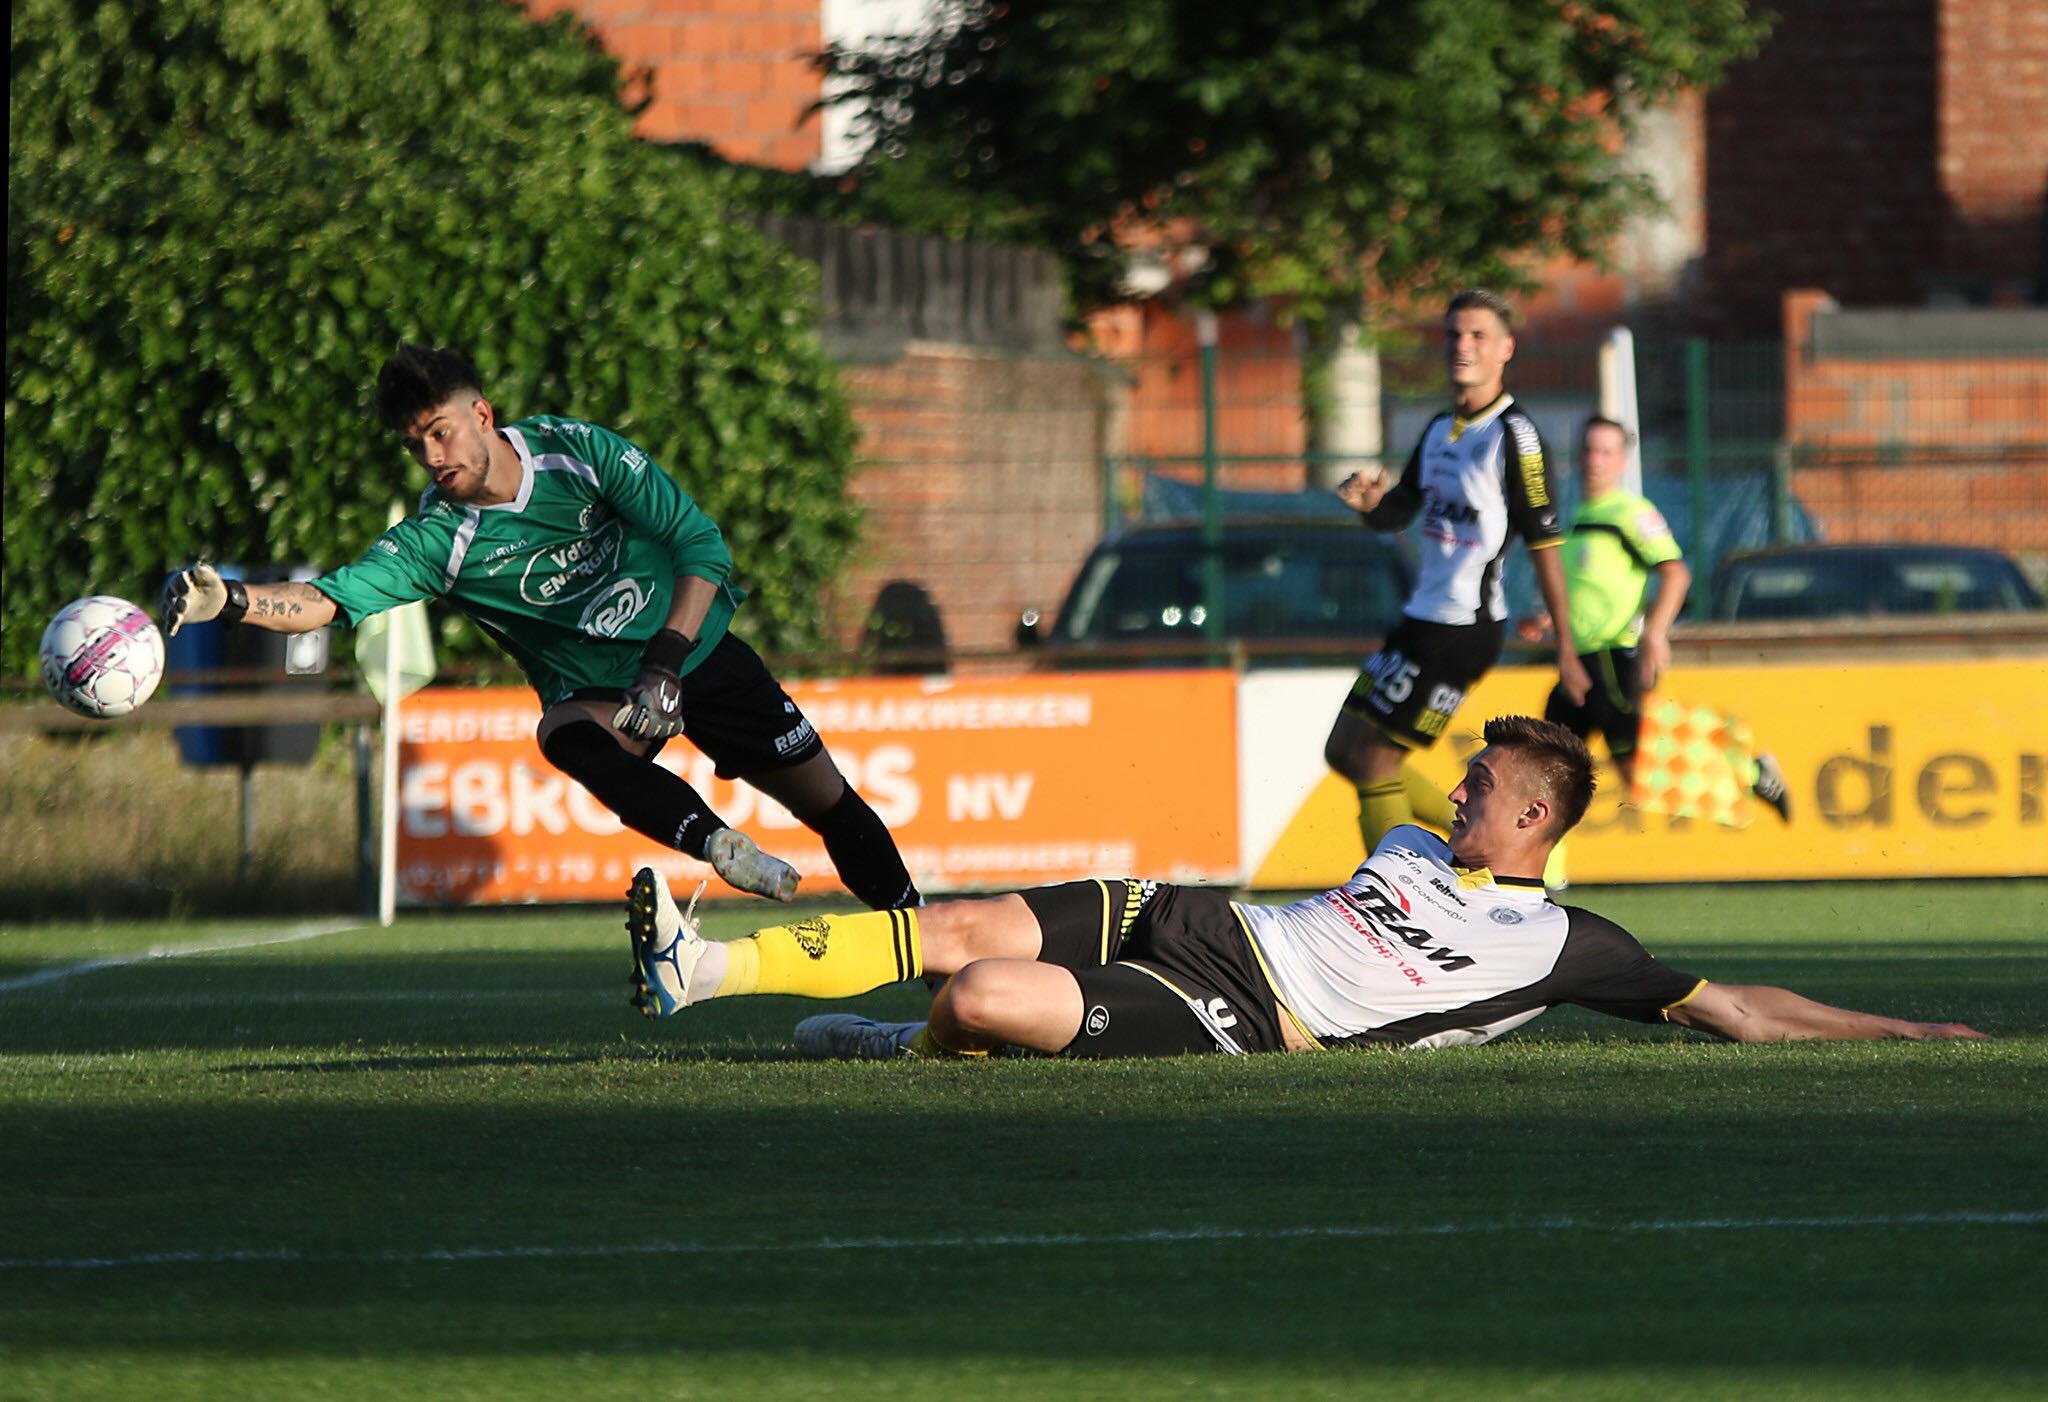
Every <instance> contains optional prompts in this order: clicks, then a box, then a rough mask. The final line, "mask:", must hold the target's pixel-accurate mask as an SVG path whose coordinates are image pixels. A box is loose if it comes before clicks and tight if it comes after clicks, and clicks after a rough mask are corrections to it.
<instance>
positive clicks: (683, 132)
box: [524, 0, 824, 170]
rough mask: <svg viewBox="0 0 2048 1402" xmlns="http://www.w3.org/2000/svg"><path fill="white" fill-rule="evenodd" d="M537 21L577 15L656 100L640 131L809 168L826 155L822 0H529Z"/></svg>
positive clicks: (735, 156) (757, 161)
mask: <svg viewBox="0 0 2048 1402" xmlns="http://www.w3.org/2000/svg"><path fill="white" fill-rule="evenodd" d="M524 3H525V5H526V9H527V11H528V12H529V13H531V14H532V15H534V16H535V17H536V18H543V19H544V18H548V17H551V16H553V15H557V14H560V13H562V12H563V11H565V10H567V11H573V12H574V13H575V14H577V15H578V16H580V17H581V18H582V20H583V21H584V23H586V24H588V25H589V26H590V27H591V29H592V30H593V31H595V32H596V34H597V37H598V38H599V40H600V41H601V42H602V43H603V44H604V46H605V49H606V50H607V51H608V52H610V53H611V54H612V55H613V56H614V57H615V58H617V59H618V60H619V63H620V65H621V68H622V69H623V70H624V71H625V73H626V75H627V76H628V77H629V79H630V77H631V75H632V74H633V72H634V71H635V70H641V71H644V73H645V75H646V82H647V89H646V90H647V93H648V95H649V97H650V98H651V101H650V102H649V103H648V105H647V108H646V110H644V111H643V112H641V114H640V120H639V125H638V126H637V128H636V130H637V131H638V132H639V133H640V135H641V136H644V137H646V138H647V139H648V140H650V141H702V142H705V143H707V144H709V145H710V146H711V147H712V148H713V149H714V150H716V151H717V152H718V153H719V154H720V155H722V156H724V157H726V158H727V159H728V160H735V161H745V162H747V163H749V164H753V165H764V166H773V167H776V168H778V169H782V170H801V169H803V168H804V167H806V166H808V165H809V164H810V163H811V162H812V161H815V160H816V159H817V158H818V151H819V134H818V119H817V118H816V117H815V116H811V115H806V111H807V109H808V108H809V107H810V105H811V104H812V103H814V102H816V101H817V100H818V94H819V82H818V75H817V74H816V73H815V72H813V71H812V69H811V66H810V63H809V60H808V59H807V57H806V55H809V54H813V53H816V52H817V51H818V50H819V49H821V48H823V47H824V39H823V31H822V29H821V27H820V23H819V0H524Z"/></svg>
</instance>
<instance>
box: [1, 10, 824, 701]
mask: <svg viewBox="0 0 2048 1402" xmlns="http://www.w3.org/2000/svg"><path fill="white" fill-rule="evenodd" d="M10 78H11V90H10V94H9V117H10V122H11V130H10V133H9V155H8V236H7V405H6V451H7V460H6V470H5V502H4V506H5V513H6V515H5V536H4V541H5V552H4V553H5V559H4V564H0V574H4V587H5V600H4V614H0V623H4V633H0V666H4V667H5V669H6V670H7V671H9V672H12V673H17V674H19V673H24V672H29V671H32V670H33V668H34V657H35V647H36V640H37V638H38V637H39V635H40V632H41V627H42V622H43V620H44V619H45V618H47V617H48V615H49V614H50V613H51V612H53V611H54V610H55V609H56V608H57V607H58V606H60V605H61V604H62V603H63V602H64V601H66V600H67V599H70V598H73V597H76V596H78V595H81V594H86V593H94V592H106V593H117V594H121V595H124V596H126V597H129V598H133V599H136V600H138V601H150V602H153V600H154V595H155V591H156V587H157V584H158V582H159V581H160V580H161V579H162V577H163V575H164V573H165V572H166V571H167V570H168V569H170V568H171V567H173V566H175V565H176V564H179V563H181V562H184V561H186V560H190V559H193V558H196V557H198V556H201V555H205V556H208V557H211V558H214V559H225V560H245V561H268V560H303V561H309V562H312V563H315V564H319V565H323V566H325V565H333V564H337V563H340V562H342V561H344V560H346V559H349V558H352V557H353V556H354V555H355V554H357V553H358V552H359V551H360V550H361V549H362V548H363V547H364V546H365V545H367V544H368V542H369V541H370V540H371V539H373V538H374V537H375V535H376V533H377V532H378V531H379V530H380V529H382V527H383V524H384V518H385V513H386V512H387V511H388V509H389V507H390V505H391V503H393V502H394V501H400V500H403V501H407V502H410V500H411V499H412V498H413V497H414V496H415V495H416V494H417V492H418V490H419V488H420V487H421V485H423V483H422V480H421V478H420V476H419V474H418V472H417V469H415V468H413V467H412V466H411V464H410V463H409V462H408V461H407V460H406V459H405V457H404V455H403V454H402V453H401V452H400V451H399V449H398V447H397V445H396V443H395V441H393V440H392V439H390V437H389V436H388V435H385V434H383V433H382V431H381V430H380V429H378V428H377V427H376V426H375V424H374V421H373V420H372V417H371V415H370V410H369V381H370V379H371V377H372V376H373V375H374V373H375V370H376V367H377V365H378V364H379V363H380V362H381V361H382V359H383V357H384V356H385V355H386V354H387V353H388V352H389V350H390V348H391V346H392V344H393V343H394V341H395V340H396V339H398V338H399V337H401V336H404V337H408V338H412V339H431V340H438V341H446V342H454V343H458V344H462V345H465V346H467V347H469V348H470V350H471V352H472V354H474V355H475V357H476V359H477V361H478V364H479V367H480V368H481V369H482V370H483V372H484V375H485V377H486V380H487V381H488V386H487V387H488V389H489V390H490V392H491V394H492V398H493V399H494V401H495V402H496V403H497V404H498V405H499V406H500V410H501V412H504V413H508V414H513V415H516V414H522V413H528V412H539V411H551V412H561V413H569V414H578V415H583V416H586V417H589V418H592V419H596V420H599V421H601V422H604V423H607V424H610V425H611V426H613V427H616V428H618V429H619V430H620V431H621V432H623V433H626V434H627V435H629V436H631V437H633V438H634V439H636V440H637V441H639V442H640V443H641V444H642V445H643V446H645V447H646V448H647V449H648V450H649V451H650V452H652V453H654V454H655V455H656V457H657V458H659V459H660V460H661V461H662V462H663V463H664V464H665V465H666V466H667V467H668V468H669V470H670V471H671V472H673V473H674V474H675V475H676V476H677V477H678V479H679V480H681V481H682V482H683V484H684V485H685V486H686V487H687V488H688V489H689V490H690V491H691V492H692V494H693V495H695V496H696V497H697V498H698V499H699V500H700V501H702V502H703V503H704V504H705V506H706V509H707V510H709V511H710V512H711V513H712V514H713V515H714V516H715V517H716V518H717V519H718V520H719V522H720V524H721V525H722V526H723V527H724V529H725V532H726V534H727V537H728V538H729V540H730V541H731V544H732V548H733V553H734V556H735V558H736V559H737V561H738V563H739V566H740V570H741V573H742V577H743V579H744V581H745V582H746V583H748V584H749V585H750V586H752V587H753V588H754V590H755V597H754V600H753V601H752V602H751V603H750V604H749V605H748V608H747V610H746V613H745V614H744V615H743V621H744V624H745V626H746V628H747V631H748V633H749V635H750V637H752V638H753V639H754V640H755V641H757V642H759V643H761V644H762V645H764V646H767V647H772V648H793V647H800V646H804V645H807V644H811V643H814V642H816V641H817V640H818V639H819V637H820V629H821V623H822V617H821V613H820V610H819V608H818V604H817V601H818V596H819V593H820V590H821V589H822V587H823V586H824V585H825V584H826V583H827V582H828V581H829V580H830V578H831V576H832V575H833V573H834V572H835V570H836V568H837V566H838V564H839V563H840V561H841V559H842V558H843V556H844V554H845V552H846V550H847V549H848V547H849V545H850V543H851V541H852V539H853V535H854V520H853V516H852V514H851V512H850V509H849V508H848V507H847V505H846V504H845V499H844V490H843V489H844V485H845V480H846V477H847V474H848V472H849V470H850V468H851V464H852V460H853V445H854V432H853V425H852V420H851V417H850V415H849V413H848V411H847V409H846V405H845V402H844V399H843V397H842V395H841V393H840V390H839V388H838V382H837V377H836V373H835V371H834V369H833V367H832V365H831V363H830V362H829V361H828V360H827V359H826V357H825V355H824V353H823V349H822V346H821V345H820V343H819V341H818V338H817V335H816V331H815V326H814V318H815V312H814V307H815V296H814V292H813V287H812V281H811V277H812V274H811V270H810V269H809V268H808V266H807V265H805V264H804V263H802V262H801V261H800V260H797V259H795V258H793V257H791V256H789V255H787V254H784V253H783V252H781V251H780V250H778V249H776V248H775V247H773V246H772V245H770V244H768V243H767V242H766V241H764V240H763V239H761V238H760V237H758V236H757V235H755V234H754V233H753V232H752V231H751V230H750V229H749V228H748V227H746V226H745V225H744V224H743V223H741V222H737V221H735V220H733V219H731V218H730V217H728V214H727V211H726V209H725V208H724V205H723V201H722V198H721V195H720V191H719V187H718V186H717V185H716V184H715V183H714V182H713V181H712V180H711V179H710V178H709V177H707V176H706V175H704V174H703V173H701V172H700V171H698V170H696V169H695V168H694V167H691V166H690V165H688V164H686V163H683V162H680V161H678V160H676V159H674V158H673V157H672V156H671V155H670V154H669V153H667V152H664V151H661V150H659V149H655V148H650V147H648V146H647V145H646V144H644V143H642V142H640V141H637V140H636V139H635V138H634V137H633V135H632V132H631V115H630V113H628V112H627V111H626V110H625V109H623V108H622V107H621V106H620V104H619V101H618V97H617V88H618V72H617V68H616V65H615V64H614V63H613V61H612V60H611V59H609V58H608V57H606V56H605V55H604V53H603V52H602V51H601V50H600V49H599V48H598V47H597V46H596V44H595V43H594V42H593V41H592V40H591V38H590V37H589V35H588V34H587V33H586V32H585V31H583V30H582V29H581V28H580V27H578V26H577V25H575V24H574V23H572V22H569V21H566V20H557V21H553V22H549V23H545V24H535V23H533V22H531V21H530V20H528V19H527V18H526V17H525V16H524V15H523V14H522V13H521V12H520V11H518V10H517V9H516V8H514V7H512V6H509V5H505V4H502V3H498V0H22V3H19V4H17V5H15V6H14V9H13V18H12V50H11V55H10ZM471 641H472V643H473V644H474V646H476V647H479V648H480V647H482V646H483V645H482V644H481V643H480V642H477V641H476V640H473V639H472V640H471Z"/></svg>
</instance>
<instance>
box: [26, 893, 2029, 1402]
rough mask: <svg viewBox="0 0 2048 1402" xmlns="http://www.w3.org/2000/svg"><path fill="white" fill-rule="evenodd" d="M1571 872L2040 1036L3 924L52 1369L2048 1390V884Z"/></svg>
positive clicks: (1840, 1391)
mask: <svg viewBox="0 0 2048 1402" xmlns="http://www.w3.org/2000/svg"><path fill="white" fill-rule="evenodd" d="M1572 899H1573V900H1574V901H1575V902H1577V903H1580V904H1584V905H1587V906H1589V907H1591V908H1593V909H1596V910H1600V911H1602V912H1603V913H1606V914H1610V915H1612V916H1614V917H1616V918H1618V919H1620V920H1621V921H1622V922H1623V923H1625V924H1627V925H1629V926H1630V927H1631V928H1633V929H1635V930H1637V932H1638V933H1639V934H1641V935H1642V936H1643V937H1644V939H1645V942H1646V943H1648V944H1649V945H1650V946H1651V948H1652V949H1653V950H1655V951H1656V952H1658V953H1659V954H1660V955H1662V956H1663V957H1664V958H1665V959H1667V960H1668V961H1669V962H1671V963H1673V964H1676V965H1678V966H1679V967H1681V968H1684V969H1687V970H1689V971H1694V972H1698V973H1701V974H1704V975H1706V976H1708V977H1711V978H1718V979H1723V980H1728V981H1734V982H1772V983H1781V984H1785V985H1787V986H1790V987H1793V988H1796V989H1798V990H1800V991H1802V992H1805V993H1808V994H1810V995H1812V996H1815V997H1818V998H1821V999H1824V1000H1827V1001H1831V1002H1839V1003H1845V1004H1848V1005H1851V1006H1858V1007H1869V1008H1873V1009H1876V1010H1881V1011H1886V1012H1895V1013H1899V1014H1902V1015H1907V1016H1914V1017H1921V1018H1956V1019H1960V1020H1964V1021H1968V1022H1971V1023H1973V1024H1975V1025H1977V1026H1978V1027H1980V1028H1982V1029H1983V1030H1985V1031H1987V1032H1991V1033H1993V1034H1994V1035H1995V1036H1996V1038H1997V1040H1996V1041H1994V1042H1990V1043H1975V1044H1968V1043H1946V1044H1906V1043H1883V1044H1864V1045H1843V1046H1766V1047H1729V1046H1722V1045H1718V1044H1715V1043H1711V1042H1708V1041H1705V1040H1704V1039H1699V1038H1695V1037H1691V1036H1688V1035H1686V1034H1682V1033H1679V1032H1676V1031H1674V1030H1671V1029H1662V1028H1638V1027H1635V1026H1633V1025H1630V1024H1624V1023H1619V1022H1612V1021H1608V1020H1605V1019H1601V1018H1597V1017H1594V1016H1592V1015H1590V1014H1582V1013H1579V1012H1576V1011H1573V1010H1564V1011H1560V1012H1557V1013H1552V1014H1550V1015H1548V1016H1546V1017H1544V1018H1543V1019H1541V1020H1539V1021H1538V1022H1536V1023H1534V1024H1532V1025H1531V1026H1530V1027H1528V1028H1526V1029H1524V1030H1523V1031H1521V1032H1518V1033H1515V1034H1513V1035H1512V1036H1511V1037H1509V1038H1507V1039H1505V1040H1503V1041H1502V1042H1500V1043H1497V1044H1495V1045H1493V1046H1490V1047H1480V1048H1470V1049H1459V1050H1450V1051H1440V1052H1430V1053H1422V1054H1392V1053H1385V1054H1380V1053H1353V1054H1335V1055H1328V1056H1321V1057H1255V1058H1245V1059H1226V1058H1222V1057H1211V1058H1185V1059H1181V1060H1177V1061H1165V1062H1125V1063H1092V1064H1090V1063H1069V1062H1062V1061H1052V1060H1024V1061H1004V1062H992V1063H986V1064H981V1065H931V1064H908V1063H903V1064H888V1065H881V1064H871V1063H870V1064H833V1065H818V1064H807V1063H802V1062H797V1061H794V1060H792V1059H790V1056H791V1054H790V1052H789V1049H788V1042H787V1037H788V1031H789V1027H790V1025H791V1024H792V1023H793V1022H794V1021H795V1020H796V1018H797V1017H799V1016H801V1015H803V1014H804V1013H806V1012H809V1011H814V1010H816V1008H817V1007H818V1006H819V1005H817V1004H810V1003H802V1002H799V1001H798V1000H791V999H756V1000H748V1001H741V1002H734V1003H725V1004H713V1005H711V1006H708V1007H705V1008H703V1009H692V1010H689V1011H687V1012H685V1013H683V1014H681V1015H679V1016H678V1017H676V1018H674V1019H671V1020H669V1021H667V1022H664V1023H648V1022H645V1021H643V1020H642V1019H641V1018H639V1017H638V1016H637V1015H636V1014H633V1013H631V1012H630V1011H629V1010H628V1009H627V1008H626V1006H625V1001H624V1000H625V996H626V981H625V973H626V967H627V959H626V955H625V942H624V938H623V936H622V934H621V933H620V929H619V924H618V921H617V918H616V917H615V916H614V915H612V914H611V913H609V912H601V911H575V912H519V913H507V914H493V915H461V916H441V917H416V918H410V919H407V920H405V921H402V922H401V923H400V924H399V925H398V927H397V928H395V929H393V930H390V931H380V930H377V929H375V928H368V929H362V928H351V929H337V928H335V927H336V926H337V925H339V924H340V923H341V922H326V923H324V924H312V923H293V922H285V921H278V922H270V923H245V924H238V925H230V926H221V925H207V926H170V925H162V924H155V925H136V926H115V925H105V926H93V927H64V926H55V925H26V926H24V925H17V926H12V927H0V1184H4V1186H5V1191H4V1192H0V1398H4V1399H16V1398H24V1399H26V1398H34V1399H41V1398H72V1397H79V1398H84V1397H91V1398H122V1397H137V1398H141V1397H148V1398H152V1399H157V1398H183V1397H193V1398H199V1397H205V1398H239V1397H247V1398H272V1397H286V1396H308V1397H337V1398H346V1397H376V1398H378V1399H379V1400H380V1402H398V1400H399V1399H412V1398H420V1399H426V1398H434V1399H445V1398H469V1397H475V1398H491V1399H512V1398H564V1397H583V1396H600V1395H601V1396H606V1397H617V1398H633V1397H714V1396H746V1397H763V1398H793V1397H805V1396H815V1397H858V1398H872V1397H877V1396H880V1397H887V1398H890V1399H897V1398H947V1399H956V1398H963V1397H968V1398H984V1397H988V1398H1011V1397H1051V1396H1062V1397H1106V1396H1141V1395H1142V1396H1175V1397H1180V1396H1272V1397H1276V1398H1277V1397H1285V1398H1304V1397H1307V1398H1320V1397H1331V1398H1335V1397H1359V1396H1373V1397H1395V1398H1400V1397H1417V1398H1420V1397H1466V1396H1470V1397H1482V1396H1483V1397H1487V1398H1489V1399H1492V1398H1499V1397H1502V1396H1508V1397H1544V1398H1564V1399H1577V1398H1587V1397H1642V1396H1650V1395H1655V1396H1657V1397H1660V1398H1673V1397H1677V1398H1687V1397H1735V1396H1743V1397H1766V1396H1767V1397H1773V1398H1776V1397H1794V1398H1798V1397H1816V1398H1817V1397H1857V1398H1863V1397H1871V1396H1886V1397H1898V1396H1929V1397H1935V1396H1939V1397H1944V1398H1950V1397H2018V1396H2038V1395H2040V1393H2041V1392H2042V1390H2043V1389H2044V1388H2048V1331H2044V1330H2043V1329H2042V1327H2041V1326H2042V1321H2043V1319H2044V1317H2048V1316H2044V1301H2048V1271H2044V1267H2043V1264H2042V1262H2043V1258H2044V1255H2048V1171H2044V1170H2048V1126H2044V1116H2043V1105H2044V1103H2048V1076H2044V1070H2048V1035H2044V1028H2048V883H2042V882H2033V883H2021V882H2002V883H1929V884H1919V885H1911V884H1884V885H1868V886H1862V885H1859V886H1846V885H1842V886H1826V887H1771V888H1755V889H1741V888H1729V887H1723V888H1700V887H1694V888H1659V889H1636V890H1627V891H1578V892H1574V893H1573V897H1572ZM765 912H766V908H765V907H761V906H749V907H722V908H720V909H718V910H717V911H715V912H714V914H713V916H712V919H711V927H712V932H713V933H716V934H725V935H731V934H736V933H740V932H741V931H742V930H744V929H745V928H746V927H747V926H749V925H750V924H751V923H753V918H754V917H756V916H759V915H762V914H764V913H765ZM258 939H263V940H269V941H273V942H268V943H261V944H258V943H254V942H253V941H255V940H258ZM202 947H209V948H204V949H202ZM166 949H169V950H170V951H171V952H170V954H169V955H168V956H167V957H149V956H150V952H151V951H152V950H157V951H163V950H166ZM92 961H100V962H97V963H96V964H95V965H94V966H93V967H90V968H87V967H82V966H83V965H86V964H88V963H90V962H92ZM921 1001H922V1000H921V998H920V997H917V996H913V995H912V994H911V993H909V992H907V991H893V992H891V993H888V994H885V995H881V996H876V997H871V998H868V999H864V1000H861V1002H860V1004H859V1005H858V1006H861V1007H862V1008H863V1010H865V1011H873V1012H877V1013H880V1014H885V1015H909V1014H911V1013H913V1012H914V1011H915V1009H916V1008H917V1007H918V1006H920V1004H921Z"/></svg>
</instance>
